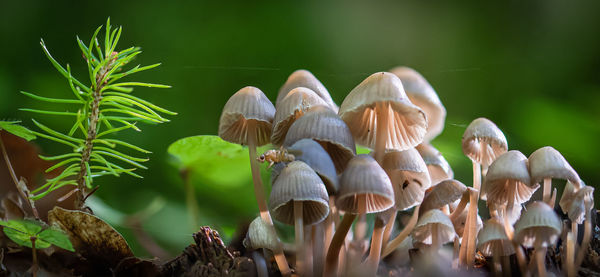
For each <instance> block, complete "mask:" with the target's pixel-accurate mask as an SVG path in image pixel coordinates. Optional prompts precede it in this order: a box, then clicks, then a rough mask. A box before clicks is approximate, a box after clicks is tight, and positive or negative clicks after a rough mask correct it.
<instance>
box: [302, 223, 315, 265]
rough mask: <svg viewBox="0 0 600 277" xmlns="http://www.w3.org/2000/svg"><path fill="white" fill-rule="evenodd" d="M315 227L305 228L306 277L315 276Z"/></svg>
mask: <svg viewBox="0 0 600 277" xmlns="http://www.w3.org/2000/svg"><path fill="white" fill-rule="evenodd" d="M313 227H315V226H314V225H313V226H304V272H305V275H306V276H312V274H313V260H314V259H313V247H312V246H313V244H312V243H313V238H314V237H315V232H314V231H315V229H314V228H313Z"/></svg>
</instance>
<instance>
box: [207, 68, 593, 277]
mask: <svg viewBox="0 0 600 277" xmlns="http://www.w3.org/2000/svg"><path fill="white" fill-rule="evenodd" d="M445 118H446V109H445V107H444V106H443V104H442V102H441V101H440V98H439V97H438V95H437V94H436V92H435V90H434V89H433V88H432V86H431V85H430V84H429V83H428V82H427V80H426V79H425V78H424V77H423V76H422V75H421V74H419V73H418V72H417V71H415V70H413V69H411V68H407V67H397V68H394V69H392V70H390V72H378V73H374V74H372V75H370V76H369V77H367V78H366V79H365V80H364V81H362V82H361V83H360V84H358V85H357V86H356V87H355V88H354V89H353V90H352V91H350V93H349V94H348V95H347V96H346V98H345V99H344V101H343V102H342V104H341V105H340V106H339V108H338V106H337V105H336V104H335V102H334V101H333V100H332V98H331V96H330V95H329V92H328V91H327V89H326V88H325V86H324V85H323V84H322V83H321V82H320V81H319V80H318V79H317V78H316V77H315V76H314V75H313V74H312V73H310V72H309V71H306V70H298V71H295V72H294V73H292V75H291V76H290V77H289V78H288V79H287V81H286V82H285V84H284V85H283V86H282V87H281V89H280V90H279V94H278V95H277V102H276V105H275V106H273V104H272V103H271V102H270V101H269V99H268V98H267V97H266V96H265V95H264V94H263V92H262V91H261V90H260V89H258V88H255V87H245V88H242V89H241V90H239V91H238V92H237V93H235V94H234V95H233V96H232V97H231V98H230V99H229V101H228V102H227V104H226V105H225V107H224V109H223V113H222V115H221V119H220V123H219V136H220V137H221V138H222V139H224V140H226V141H230V142H233V143H239V144H242V145H247V146H248V148H249V153H250V164H251V170H252V176H253V181H254V188H255V197H256V200H257V202H258V209H259V211H260V217H257V218H256V219H255V220H254V221H253V223H252V224H251V225H250V228H249V231H248V233H247V238H246V240H245V243H244V245H245V246H246V248H247V249H249V250H250V249H261V248H262V249H263V251H262V252H256V251H252V252H251V257H253V259H255V260H256V261H257V262H256V265H257V274H258V275H259V276H266V275H267V274H268V271H267V269H265V262H264V261H265V260H266V261H271V260H274V261H275V262H276V263H277V266H278V269H279V271H280V273H281V275H283V276H290V275H298V276H376V275H378V273H379V274H381V275H389V274H390V268H392V269H393V268H395V267H396V268H400V267H402V268H404V271H402V272H413V273H414V274H415V275H418V273H419V272H431V270H433V268H441V270H447V271H448V270H450V271H454V272H459V271H461V270H477V269H475V261H476V258H477V257H478V256H480V257H481V256H483V257H485V258H486V261H488V262H485V264H487V269H488V271H489V272H493V273H494V274H495V275H496V276H499V275H504V276H508V275H510V274H511V273H512V272H513V268H515V270H520V271H521V274H522V275H530V274H535V275H539V276H546V274H547V272H548V271H551V272H553V273H554V274H560V273H561V272H562V273H564V274H566V275H568V276H574V274H576V272H577V270H578V268H579V266H580V265H581V263H582V261H583V258H584V255H585V253H586V251H587V249H588V244H589V242H590V237H591V221H590V220H591V212H592V210H593V204H594V201H593V191H594V189H593V187H590V186H586V185H585V184H584V183H583V182H582V181H581V180H580V178H579V175H578V174H577V172H575V170H574V169H573V168H572V167H571V166H570V165H569V163H568V162H567V161H566V159H565V158H564V157H563V156H562V155H561V154H560V153H559V152H558V151H557V150H556V149H554V148H552V147H549V146H546V147H542V148H540V149H538V150H536V151H535V152H533V153H532V154H531V155H530V156H529V157H526V156H525V155H523V154H522V153H521V152H519V151H518V150H510V151H509V150H508V143H507V141H506V137H505V136H504V134H503V133H502V131H501V130H500V129H499V128H498V127H497V126H496V124H494V123H493V122H492V121H490V120H489V119H486V118H477V119H475V120H473V121H472V122H471V124H469V126H468V127H467V128H466V130H465V132H464V135H463V138H462V150H463V152H464V154H465V156H466V157H468V158H469V159H470V160H471V161H472V163H473V180H472V182H471V181H469V182H465V183H467V184H470V186H467V185H465V184H463V182H460V181H458V180H455V179H454V174H453V171H452V169H451V167H450V165H449V163H448V162H447V161H446V159H445V158H444V157H443V155H442V153H441V152H440V151H438V150H437V149H436V148H435V147H434V146H433V145H432V144H431V141H432V140H434V139H435V138H436V137H437V136H438V135H439V134H440V133H441V132H442V131H443V129H444V125H445ZM268 143H271V144H272V145H273V146H274V148H275V149H273V150H269V152H268V153H265V154H263V155H261V156H258V155H257V153H256V147H257V146H261V145H265V144H268ZM357 145H360V146H362V147H365V148H368V149H370V150H371V152H370V154H360V155H357V151H356V146H357ZM265 161H268V162H269V163H270V165H269V167H268V168H270V169H271V182H272V190H271V192H270V194H269V196H268V197H267V195H266V194H265V192H264V187H263V183H262V179H261V177H260V174H259V166H260V165H259V162H265ZM552 179H562V180H566V181H567V182H566V187H565V190H564V192H563V193H562V197H561V199H560V200H559V207H560V210H562V212H563V213H564V214H566V215H568V221H570V226H569V225H567V226H568V227H565V226H563V222H566V221H567V220H564V221H563V220H561V219H560V217H559V214H558V213H557V212H556V211H555V202H556V195H557V189H556V188H554V189H552ZM540 187H542V193H541V199H535V200H538V201H534V199H532V198H536V197H535V196H534V193H535V192H536V190H538V188H540ZM267 198H268V199H269V201H268V204H267ZM528 202H531V203H528ZM525 205H526V208H524V206H525ZM480 206H481V207H487V211H489V212H485V213H483V212H481V211H480V210H479V209H478V208H479V207H480ZM484 210H485V209H484ZM560 210H559V209H557V211H558V212H560ZM403 211H404V212H403ZM406 212H408V213H412V216H410V218H409V219H408V220H404V221H403V220H401V219H402V218H401V217H399V216H398V215H399V214H402V213H406ZM368 214H372V215H369V216H367V215H368ZM272 219H275V220H276V221H278V222H281V223H283V224H288V225H293V226H294V230H295V238H296V239H295V244H293V246H290V247H287V248H289V249H286V250H289V251H286V253H284V251H283V249H284V245H283V243H282V242H281V241H280V239H279V238H278V235H277V231H276V230H275V228H274V225H273V221H272ZM369 219H373V221H371V220H369ZM369 222H373V223H372V225H371V226H372V228H371V227H370V226H369V225H370V224H369ZM579 224H583V225H584V232H583V237H582V238H579V237H578V225H579ZM559 238H562V239H561V240H560V243H561V244H562V245H561V246H560V247H562V248H563V249H566V250H564V251H562V255H563V257H562V261H563V265H562V266H560V267H559V268H557V267H553V266H552V265H550V264H547V263H546V253H547V250H548V249H549V248H555V247H558V246H557V242H559V240H558V239H559ZM578 241H581V244H579V245H578V243H577V242H578ZM446 248H448V250H449V251H445V250H446ZM411 249H412V250H411ZM409 251H411V252H410V253H411V254H410V255H409ZM414 253H419V254H418V255H415V254H414ZM512 255H515V256H516V261H518V262H517V263H515V262H514V260H515V259H512V261H513V264H512V265H511V259H510V257H511V256H512ZM387 256H389V258H386V257H387ZM424 257H427V258H426V259H423V258H424ZM289 258H293V263H291V264H290V263H289V262H288V259H289ZM384 258H386V259H385V261H382V259H384ZM407 259H408V260H407ZM419 259H420V260H419ZM432 259H436V260H440V261H442V262H440V264H446V263H447V264H449V265H452V266H450V267H445V268H443V267H442V266H435V267H431V268H428V269H421V270H419V269H418V268H417V267H419V266H424V265H428V264H429V265H430V264H431V261H432ZM290 260H291V259H290ZM383 263H385V264H386V266H385V267H384V266H381V265H382V264H383ZM290 266H291V269H290ZM516 268H518V269H516Z"/></svg>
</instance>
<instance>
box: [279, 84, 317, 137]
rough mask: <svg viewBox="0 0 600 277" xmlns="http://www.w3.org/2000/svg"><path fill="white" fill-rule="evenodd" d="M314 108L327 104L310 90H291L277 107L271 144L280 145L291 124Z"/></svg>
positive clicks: (302, 88)
mask: <svg viewBox="0 0 600 277" xmlns="http://www.w3.org/2000/svg"><path fill="white" fill-rule="evenodd" d="M314 106H327V103H325V101H324V100H323V99H321V97H319V96H318V95H317V94H316V93H315V92H314V91H312V90H310V89H307V88H304V87H299V88H295V89H292V90H291V91H290V92H289V93H288V94H287V95H286V96H285V97H284V98H283V99H282V100H281V102H280V103H279V105H277V110H276V111H275V119H274V120H273V133H272V135H271V142H272V143H273V144H274V145H277V146H279V145H281V144H282V143H283V140H284V139H285V135H286V134H287V132H288V129H289V128H290V126H292V123H294V121H296V119H298V118H300V117H301V116H302V115H304V113H305V112H306V111H307V110H308V109H310V108H312V107H314Z"/></svg>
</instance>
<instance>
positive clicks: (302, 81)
mask: <svg viewBox="0 0 600 277" xmlns="http://www.w3.org/2000/svg"><path fill="white" fill-rule="evenodd" d="M298 87H305V88H308V89H310V90H312V91H314V92H315V93H316V94H317V95H318V96H319V97H321V99H323V101H325V103H327V105H328V106H329V108H331V109H332V110H333V111H335V112H336V113H337V111H338V106H337V105H336V104H335V103H334V102H333V99H331V95H329V92H328V91H327V89H326V88H325V86H323V84H322V83H321V82H320V81H319V80H318V79H317V77H315V75H313V74H312V73H310V71H308V70H305V69H298V70H296V71H294V72H293V73H292V74H291V75H290V76H289V77H288V79H287V80H286V81H285V83H284V84H283V86H282V87H281V88H280V89H279V93H278V94H277V100H276V101H275V105H276V106H277V108H279V103H280V102H281V101H282V100H283V98H284V97H285V96H286V95H287V94H288V93H289V92H290V91H291V90H292V89H295V88H298Z"/></svg>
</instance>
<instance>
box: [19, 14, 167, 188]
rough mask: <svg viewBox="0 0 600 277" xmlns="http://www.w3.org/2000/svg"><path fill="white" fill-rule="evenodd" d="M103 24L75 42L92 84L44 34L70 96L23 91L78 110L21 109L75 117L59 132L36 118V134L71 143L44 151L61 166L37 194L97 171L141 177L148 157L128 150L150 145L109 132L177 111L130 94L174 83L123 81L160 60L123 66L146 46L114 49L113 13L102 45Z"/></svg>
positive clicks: (80, 181)
mask: <svg viewBox="0 0 600 277" xmlns="http://www.w3.org/2000/svg"><path fill="white" fill-rule="evenodd" d="M101 29H102V26H100V27H98V29H96V31H95V32H94V35H93V36H92V37H91V39H90V40H89V43H87V44H86V43H84V42H83V41H82V40H81V39H80V38H79V37H77V43H78V45H79V48H80V50H81V52H82V54H83V57H84V59H85V61H86V63H87V68H88V75H89V76H87V77H88V78H89V84H88V85H86V84H84V82H82V81H79V80H78V79H77V78H75V77H74V76H73V75H72V73H71V68H70V66H69V65H68V64H67V66H66V68H65V67H63V66H62V65H60V64H59V63H58V62H57V61H56V60H55V59H54V58H53V57H52V55H50V52H49V51H48V49H47V47H46V44H45V43H44V41H43V40H42V41H41V45H42V48H43V50H44V53H45V54H46V56H47V57H48V59H49V60H50V62H51V63H52V65H53V66H54V67H55V68H56V70H58V72H59V73H60V74H61V75H62V76H63V77H65V78H66V79H67V81H68V84H69V87H70V90H71V92H72V95H71V97H70V98H64V99H58V98H48V97H43V96H39V95H35V94H32V93H29V92H21V93H23V94H24V95H26V96H29V97H31V98H33V99H36V100H38V101H42V102H47V103H49V104H52V105H56V104H63V105H69V106H70V107H72V108H70V110H76V112H68V111H61V110H39V109H21V110H24V111H29V112H33V113H37V114H41V115H55V116H64V117H68V118H70V119H71V120H72V122H73V123H72V125H71V127H70V128H69V129H68V130H66V131H64V132H61V131H58V130H55V129H52V128H50V127H48V126H46V125H44V124H42V123H40V122H38V121H36V120H33V122H34V124H35V125H36V126H37V127H38V128H39V129H40V132H37V131H34V132H33V133H34V134H35V135H37V136H39V137H43V138H46V139H49V140H53V141H55V142H58V143H60V144H63V145H66V146H68V147H70V148H71V151H70V152H68V153H65V154H61V155H56V156H48V157H41V158H42V159H45V160H52V161H56V164H55V165H54V166H52V167H51V168H48V170H47V172H49V171H52V170H54V169H57V168H62V169H63V170H62V172H61V173H60V174H59V175H58V176H56V177H54V178H52V179H48V180H47V181H46V183H45V184H44V185H42V186H40V187H38V188H37V189H35V190H33V191H32V199H34V200H37V199H39V198H42V197H44V196H45V195H47V194H48V193H50V192H51V191H53V190H56V189H58V188H60V187H63V186H70V185H77V186H79V187H80V188H83V187H84V186H87V187H88V188H89V187H91V185H92V181H93V178H95V177H99V176H104V175H114V176H119V175H121V174H128V175H131V176H134V177H138V178H141V176H140V175H138V174H136V173H134V172H133V171H134V170H135V169H137V168H142V169H145V168H146V167H145V166H143V165H142V164H141V163H143V162H145V161H147V160H148V159H147V158H145V157H138V156H136V155H130V154H126V153H125V151H130V152H138V153H141V154H148V153H150V151H147V150H144V149H142V148H140V147H137V146H135V145H133V144H131V143H128V142H125V141H122V140H118V139H113V138H110V137H111V136H112V135H114V133H116V132H119V131H122V130H127V129H133V130H135V131H141V130H140V128H139V127H138V126H137V123H138V122H143V123H164V122H168V121H169V120H168V119H166V118H164V117H163V116H162V115H161V114H168V115H175V114H176V113H174V112H171V111H169V110H166V109H163V108H161V107H159V106H156V105H154V104H152V103H150V102H148V101H146V100H143V99H141V98H138V97H136V96H133V95H131V92H132V91H133V87H155V88H169V87H170V86H167V85H160V84H151V83H143V82H135V81H122V79H124V78H125V77H128V76H129V75H132V74H134V73H137V72H141V71H145V70H149V69H152V68H155V67H157V66H159V65H160V64H158V63H157V64H152V65H148V66H140V65H137V66H134V67H133V68H129V69H126V68H125V67H126V66H127V65H128V64H129V63H130V62H131V61H132V60H133V59H134V58H135V57H136V56H137V55H139V54H140V53H141V52H142V51H141V50H140V48H139V47H129V48H127V49H124V50H121V51H117V50H116V49H117V48H116V47H117V43H118V41H119V38H120V37H121V31H122V28H121V27H119V28H116V29H111V26H110V18H109V19H108V20H107V22H106V29H105V33H106V34H105V39H104V45H100V43H99V42H98V35H99V32H100V30H101ZM50 107H52V106H50Z"/></svg>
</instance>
